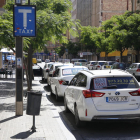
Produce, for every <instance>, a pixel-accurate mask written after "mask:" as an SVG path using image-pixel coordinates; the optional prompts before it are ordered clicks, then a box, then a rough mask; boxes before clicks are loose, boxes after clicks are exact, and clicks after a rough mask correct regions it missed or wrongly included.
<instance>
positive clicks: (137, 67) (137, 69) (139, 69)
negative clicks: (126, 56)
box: [126, 63, 140, 80]
mask: <svg viewBox="0 0 140 140" xmlns="http://www.w3.org/2000/svg"><path fill="white" fill-rule="evenodd" d="M126 71H128V72H129V73H131V74H132V75H134V76H135V77H136V78H137V79H138V80H139V79H140V63H132V64H131V65H130V66H129V67H128V68H126Z"/></svg>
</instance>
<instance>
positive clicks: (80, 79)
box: [76, 73, 87, 87]
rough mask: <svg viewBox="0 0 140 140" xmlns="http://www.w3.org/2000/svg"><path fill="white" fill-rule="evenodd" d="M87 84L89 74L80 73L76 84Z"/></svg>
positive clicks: (81, 85)
mask: <svg viewBox="0 0 140 140" xmlns="http://www.w3.org/2000/svg"><path fill="white" fill-rule="evenodd" d="M86 85H87V76H86V75H84V74H82V73H80V74H79V76H78V78H77V81H76V86H78V87H86Z"/></svg>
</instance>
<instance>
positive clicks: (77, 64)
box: [73, 62, 82, 66]
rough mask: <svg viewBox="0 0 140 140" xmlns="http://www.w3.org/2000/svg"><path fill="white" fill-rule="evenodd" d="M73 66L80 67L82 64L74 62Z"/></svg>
mask: <svg viewBox="0 0 140 140" xmlns="http://www.w3.org/2000/svg"><path fill="white" fill-rule="evenodd" d="M73 65H74V66H82V63H81V62H74V64H73Z"/></svg>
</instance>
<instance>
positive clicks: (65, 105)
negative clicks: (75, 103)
mask: <svg viewBox="0 0 140 140" xmlns="http://www.w3.org/2000/svg"><path fill="white" fill-rule="evenodd" d="M64 108H65V112H66V113H68V112H70V110H69V109H68V106H67V101H66V97H65V96H64Z"/></svg>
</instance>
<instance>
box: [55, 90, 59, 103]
mask: <svg viewBox="0 0 140 140" xmlns="http://www.w3.org/2000/svg"><path fill="white" fill-rule="evenodd" d="M55 97H56V101H59V99H60V97H59V96H58V93H57V89H56V88H55Z"/></svg>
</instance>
